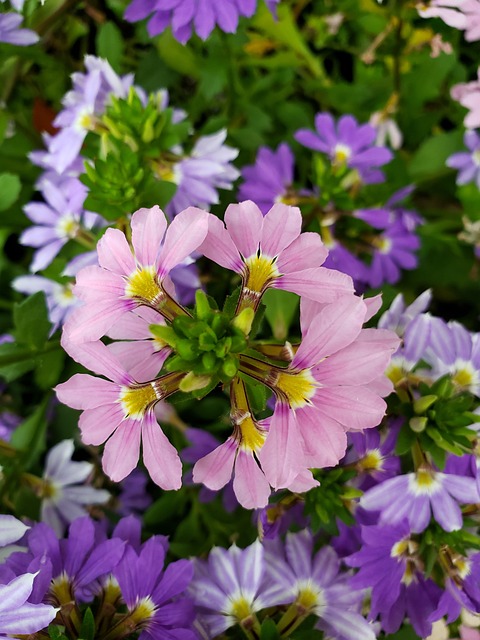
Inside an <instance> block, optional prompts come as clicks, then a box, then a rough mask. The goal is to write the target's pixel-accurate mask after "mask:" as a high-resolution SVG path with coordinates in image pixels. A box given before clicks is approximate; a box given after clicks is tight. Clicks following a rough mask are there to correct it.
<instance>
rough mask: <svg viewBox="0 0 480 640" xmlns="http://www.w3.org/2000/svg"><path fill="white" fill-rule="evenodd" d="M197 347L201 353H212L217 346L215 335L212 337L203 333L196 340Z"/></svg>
mask: <svg viewBox="0 0 480 640" xmlns="http://www.w3.org/2000/svg"><path fill="white" fill-rule="evenodd" d="M198 345H199V347H200V349H202V351H212V349H215V347H216V345H217V337H216V335H215V334H213V335H212V334H211V333H208V332H206V331H205V332H204V333H202V335H201V336H200V337H199V338H198Z"/></svg>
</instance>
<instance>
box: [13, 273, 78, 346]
mask: <svg viewBox="0 0 480 640" xmlns="http://www.w3.org/2000/svg"><path fill="white" fill-rule="evenodd" d="M12 288H13V289H15V291H20V293H24V294H25V295H32V294H33V293H37V292H38V291H43V292H44V293H45V301H46V303H47V309H48V319H49V320H50V322H51V323H52V328H51V331H50V334H53V333H55V331H56V330H57V329H58V328H59V327H61V326H62V325H63V323H64V322H65V320H66V319H67V318H68V315H69V313H70V311H72V310H73V309H75V307H78V306H79V304H80V301H79V300H77V298H75V296H74V295H73V291H72V284H71V283H70V282H67V283H66V284H60V283H59V282H55V280H49V279H48V278H44V277H43V276H19V277H18V278H15V279H14V280H13V281H12Z"/></svg>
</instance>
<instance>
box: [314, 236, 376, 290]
mask: <svg viewBox="0 0 480 640" xmlns="http://www.w3.org/2000/svg"><path fill="white" fill-rule="evenodd" d="M329 230H330V239H329V241H326V242H325V246H326V247H327V249H328V256H327V259H326V260H325V262H324V263H323V264H324V266H325V267H328V268H329V269H338V271H341V272H342V273H346V274H347V275H349V276H351V277H352V278H353V280H354V281H355V284H356V285H358V283H362V282H365V281H366V280H367V278H368V267H367V265H366V264H365V263H364V262H362V261H361V260H360V259H359V258H357V256H355V255H353V253H352V252H351V251H350V250H349V249H347V248H346V247H344V246H343V244H342V243H341V242H340V241H339V240H337V239H336V238H334V233H335V228H334V226H332V227H330V228H329Z"/></svg>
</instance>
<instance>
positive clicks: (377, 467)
mask: <svg viewBox="0 0 480 640" xmlns="http://www.w3.org/2000/svg"><path fill="white" fill-rule="evenodd" d="M348 435H349V439H350V442H351V443H352V444H353V447H352V449H351V450H350V451H349V453H348V454H347V456H346V457H345V460H344V461H345V463H346V464H349V463H352V462H353V461H356V469H357V476H356V478H355V484H356V485H357V486H358V487H359V488H360V489H361V490H362V491H367V490H368V489H370V488H371V487H373V486H375V485H376V484H378V483H380V482H384V481H385V480H387V479H388V478H392V477H393V476H396V475H398V473H399V472H400V460H399V458H398V457H397V456H395V455H393V452H394V449H395V444H396V441H397V435H398V428H391V429H390V431H389V432H388V434H387V435H386V437H385V438H384V439H383V441H382V440H381V435H380V432H379V431H378V429H368V430H367V431H365V432H363V433H360V432H359V433H355V432H351V433H349V434H348Z"/></svg>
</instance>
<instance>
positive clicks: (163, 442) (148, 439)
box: [142, 412, 182, 490]
mask: <svg viewBox="0 0 480 640" xmlns="http://www.w3.org/2000/svg"><path fill="white" fill-rule="evenodd" d="M142 440H143V461H144V463H145V466H146V467H147V470H148V473H149V474H150V477H151V479H152V480H153V481H154V482H155V484H158V486H159V487H161V488H162V489H165V490H170V489H180V487H181V486H182V462H181V460H180V458H179V456H178V453H177V450H176V449H175V447H174V446H173V445H172V444H171V443H170V441H169V440H168V438H167V436H166V435H165V434H164V433H163V431H162V429H161V427H160V425H159V424H158V422H157V420H156V418H155V415H154V414H153V412H148V413H147V415H146V416H145V419H144V421H143V425H142Z"/></svg>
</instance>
